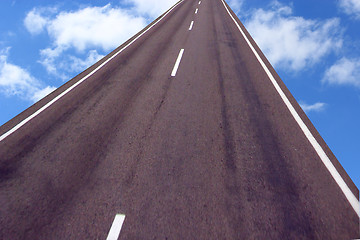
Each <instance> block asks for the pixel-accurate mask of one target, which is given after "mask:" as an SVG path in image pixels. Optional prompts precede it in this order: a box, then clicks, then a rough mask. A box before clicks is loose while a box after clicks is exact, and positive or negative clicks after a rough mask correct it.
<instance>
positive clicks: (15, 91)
mask: <svg viewBox="0 0 360 240" xmlns="http://www.w3.org/2000/svg"><path fill="white" fill-rule="evenodd" d="M9 50H10V48H6V49H3V50H0V91H1V92H2V93H4V94H6V95H7V96H19V97H21V98H23V99H25V100H30V101H35V100H38V99H39V97H40V96H42V95H43V94H44V93H45V90H47V91H48V90H49V89H54V88H53V87H50V86H47V87H43V84H42V83H41V82H39V81H38V80H37V79H36V78H34V77H33V76H31V74H30V73H29V72H28V71H27V70H25V69H23V68H21V67H20V66H17V65H15V64H12V63H9V62H8V55H9Z"/></svg>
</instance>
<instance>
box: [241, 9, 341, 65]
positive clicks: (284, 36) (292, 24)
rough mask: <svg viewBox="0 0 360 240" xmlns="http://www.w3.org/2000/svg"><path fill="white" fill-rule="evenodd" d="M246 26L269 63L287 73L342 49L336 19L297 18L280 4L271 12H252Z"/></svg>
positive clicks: (339, 29) (290, 10)
mask: <svg viewBox="0 0 360 240" xmlns="http://www.w3.org/2000/svg"><path fill="white" fill-rule="evenodd" d="M245 25H246V26H247V29H248V30H249V32H250V33H251V34H252V36H253V37H254V39H255V41H256V42H257V43H258V44H259V46H260V47H261V49H262V50H263V51H264V53H265V55H266V56H267V57H268V58H269V60H270V62H271V63H272V64H274V65H275V66H277V67H280V68H283V69H286V70H292V71H299V70H301V69H304V68H306V67H311V66H312V65H313V64H316V63H318V62H319V61H320V60H321V59H322V58H323V57H325V56H326V55H327V54H329V53H331V52H333V51H337V50H339V49H340V47H341V46H342V38H341V34H342V32H341V28H340V22H339V20H338V19H336V18H333V19H328V20H325V21H318V20H309V19H305V18H303V17H296V16H293V13H292V9H291V7H289V6H284V5H282V4H280V3H279V2H273V3H272V9H270V10H263V9H257V10H255V11H254V12H253V14H252V15H251V16H250V18H249V19H248V20H247V21H246V24H245Z"/></svg>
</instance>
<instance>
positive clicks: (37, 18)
mask: <svg viewBox="0 0 360 240" xmlns="http://www.w3.org/2000/svg"><path fill="white" fill-rule="evenodd" d="M46 23H47V20H46V18H44V17H43V16H41V15H40V12H39V11H38V10H37V9H36V8H34V9H33V10H31V11H30V12H29V13H28V14H27V15H26V17H25V20H24V24H25V27H26V29H27V30H28V31H29V32H30V33H31V34H33V35H35V34H39V33H41V32H42V31H43V30H44V27H45V26H46Z"/></svg>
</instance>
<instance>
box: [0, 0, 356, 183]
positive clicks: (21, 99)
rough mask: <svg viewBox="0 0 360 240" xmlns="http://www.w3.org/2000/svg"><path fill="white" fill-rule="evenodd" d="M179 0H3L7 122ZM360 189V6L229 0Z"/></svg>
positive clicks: (2, 97) (3, 111)
mask: <svg viewBox="0 0 360 240" xmlns="http://www.w3.org/2000/svg"><path fill="white" fill-rule="evenodd" d="M175 2H177V0H152V1H149V0H111V1H109V0H97V1H85V0H71V1H68V0H61V1H54V0H33V1H27V0H1V1H0V125H2V124H4V123H5V122H7V121H9V120H10V119H11V118H13V117H15V116H16V115H17V114H19V113H20V112H22V111H23V110H25V109H26V108H28V107H29V106H31V105H32V104H34V103H35V102H36V101H38V100H39V99H41V98H42V97H44V96H46V95H47V94H48V93H50V92H51V91H53V90H54V89H56V88H57V87H59V86H61V85H63V84H64V83H65V82H66V81H68V80H70V79H71V78H72V77H74V76H76V75H77V74H78V73H80V72H82V71H83V70H85V69H86V68H87V67H89V66H91V65H92V64H93V63H95V62H96V61H97V60H99V59H100V58H102V57H103V56H105V55H106V54H107V53H109V52H110V51H112V50H113V49H115V48H116V47H117V46H119V45H121V44H122V43H123V42H125V41H126V40H127V39H129V38H130V37H131V36H132V35H134V34H135V33H137V32H138V31H140V30H141V29H142V28H143V27H145V26H146V25H147V24H149V23H150V22H151V21H152V20H154V19H155V18H157V17H158V16H159V15H160V14H162V13H163V12H164V11H166V10H167V9H169V8H170V7H171V6H172V5H173V4H174V3H175ZM227 2H228V3H229V4H230V6H231V7H232V9H233V10H234V11H235V12H236V14H237V15H238V17H239V19H240V20H241V21H242V22H243V23H244V25H245V26H246V28H247V29H248V31H249V32H250V34H251V35H252V36H253V38H254V39H255V41H256V42H257V44H258V45H259V46H260V48H261V49H262V51H263V52H264V53H265V55H266V56H267V58H268V59H269V60H270V62H271V64H272V65H273V66H274V67H275V69H276V71H277V72H278V74H279V75H280V77H281V78H282V80H283V81H284V82H285V84H286V85H287V87H288V88H289V89H290V91H291V92H292V94H293V95H294V97H295V98H296V99H297V101H298V102H299V103H300V105H301V106H302V108H303V109H304V111H305V112H306V113H307V115H308V117H309V118H310V120H311V121H312V122H313V124H314V125H315V127H316V128H317V130H318V131H319V132H320V134H321V136H322V137H323V138H324V139H325V141H326V143H327V144H328V145H329V147H330V148H331V150H332V151H333V152H334V154H335V155H336V156H337V158H338V160H339V161H340V163H341V164H342V166H343V167H344V168H345V170H346V171H347V173H348V174H349V175H350V177H351V178H352V179H353V181H354V182H355V184H356V185H357V187H358V188H360V140H359V136H360V127H359V123H360V31H359V29H360V28H359V26H360V0H316V1H313V0H293V1H289V0H227Z"/></svg>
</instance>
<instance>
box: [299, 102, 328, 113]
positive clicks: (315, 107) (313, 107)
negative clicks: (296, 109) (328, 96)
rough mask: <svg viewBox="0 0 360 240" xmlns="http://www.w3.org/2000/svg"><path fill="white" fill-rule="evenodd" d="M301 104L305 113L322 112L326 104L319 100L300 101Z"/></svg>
mask: <svg viewBox="0 0 360 240" xmlns="http://www.w3.org/2000/svg"><path fill="white" fill-rule="evenodd" d="M300 106H301V108H302V109H303V110H304V112H305V113H310V112H320V111H323V110H325V107H326V104H325V103H322V102H317V103H314V104H306V103H304V102H300Z"/></svg>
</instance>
